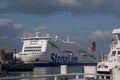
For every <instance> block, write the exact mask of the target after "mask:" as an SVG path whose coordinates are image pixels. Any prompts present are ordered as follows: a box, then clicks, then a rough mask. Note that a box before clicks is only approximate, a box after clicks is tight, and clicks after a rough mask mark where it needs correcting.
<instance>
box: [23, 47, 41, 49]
mask: <svg viewBox="0 0 120 80" xmlns="http://www.w3.org/2000/svg"><path fill="white" fill-rule="evenodd" d="M28 48H41V46H39V47H25V49H28Z"/></svg>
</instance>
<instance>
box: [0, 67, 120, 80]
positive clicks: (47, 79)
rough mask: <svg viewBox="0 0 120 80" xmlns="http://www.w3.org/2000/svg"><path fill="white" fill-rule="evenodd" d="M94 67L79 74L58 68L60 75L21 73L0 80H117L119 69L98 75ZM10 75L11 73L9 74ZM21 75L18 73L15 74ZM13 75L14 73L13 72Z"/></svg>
mask: <svg viewBox="0 0 120 80" xmlns="http://www.w3.org/2000/svg"><path fill="white" fill-rule="evenodd" d="M95 67H96V66H84V72H81V73H67V66H66V65H62V66H61V67H60V74H40V72H39V71H38V72H35V73H33V72H29V73H30V74H29V75H27V74H28V73H27V72H23V76H19V75H18V76H5V77H0V80H16V79H17V80H119V79H120V76H119V75H120V67H119V66H118V67H115V68H113V69H112V73H111V74H105V73H104V74H98V73H97V72H95V71H96V69H95ZM9 73H12V72H9ZM17 73H18V74H21V73H20V72H17ZM13 74H14V72H13ZM24 74H25V75H24Z"/></svg>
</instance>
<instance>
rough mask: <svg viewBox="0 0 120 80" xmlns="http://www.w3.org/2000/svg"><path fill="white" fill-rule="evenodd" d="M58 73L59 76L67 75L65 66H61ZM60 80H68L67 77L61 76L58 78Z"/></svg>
mask: <svg viewBox="0 0 120 80" xmlns="http://www.w3.org/2000/svg"><path fill="white" fill-rule="evenodd" d="M60 70H61V71H60V72H61V74H67V65H61V66H60ZM60 79H61V80H68V77H67V76H61V78H60Z"/></svg>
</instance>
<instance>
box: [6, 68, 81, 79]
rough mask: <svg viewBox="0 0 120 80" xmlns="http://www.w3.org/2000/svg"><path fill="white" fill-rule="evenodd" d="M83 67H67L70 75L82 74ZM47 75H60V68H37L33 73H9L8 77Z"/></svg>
mask: <svg viewBox="0 0 120 80" xmlns="http://www.w3.org/2000/svg"><path fill="white" fill-rule="evenodd" d="M82 71H83V67H81V66H67V72H68V73H81V72H82ZM45 74H60V67H59V66H57V67H35V68H34V71H33V72H9V73H8V76H39V75H45ZM21 80H29V79H21ZM32 80H53V78H40V79H32Z"/></svg>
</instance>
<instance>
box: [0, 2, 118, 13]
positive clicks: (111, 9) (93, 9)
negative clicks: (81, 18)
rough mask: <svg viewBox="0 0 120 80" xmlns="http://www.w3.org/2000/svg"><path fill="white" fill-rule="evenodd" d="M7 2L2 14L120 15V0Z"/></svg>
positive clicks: (0, 10) (1, 11)
mask: <svg viewBox="0 0 120 80" xmlns="http://www.w3.org/2000/svg"><path fill="white" fill-rule="evenodd" d="M7 2H8V3H9V5H7V6H6V7H5V8H1V9H0V13H3V12H21V13H25V14H50V13H55V12H71V13H77V14H78V13H88V12H90V13H110V14H119V13H120V0H7Z"/></svg>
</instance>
